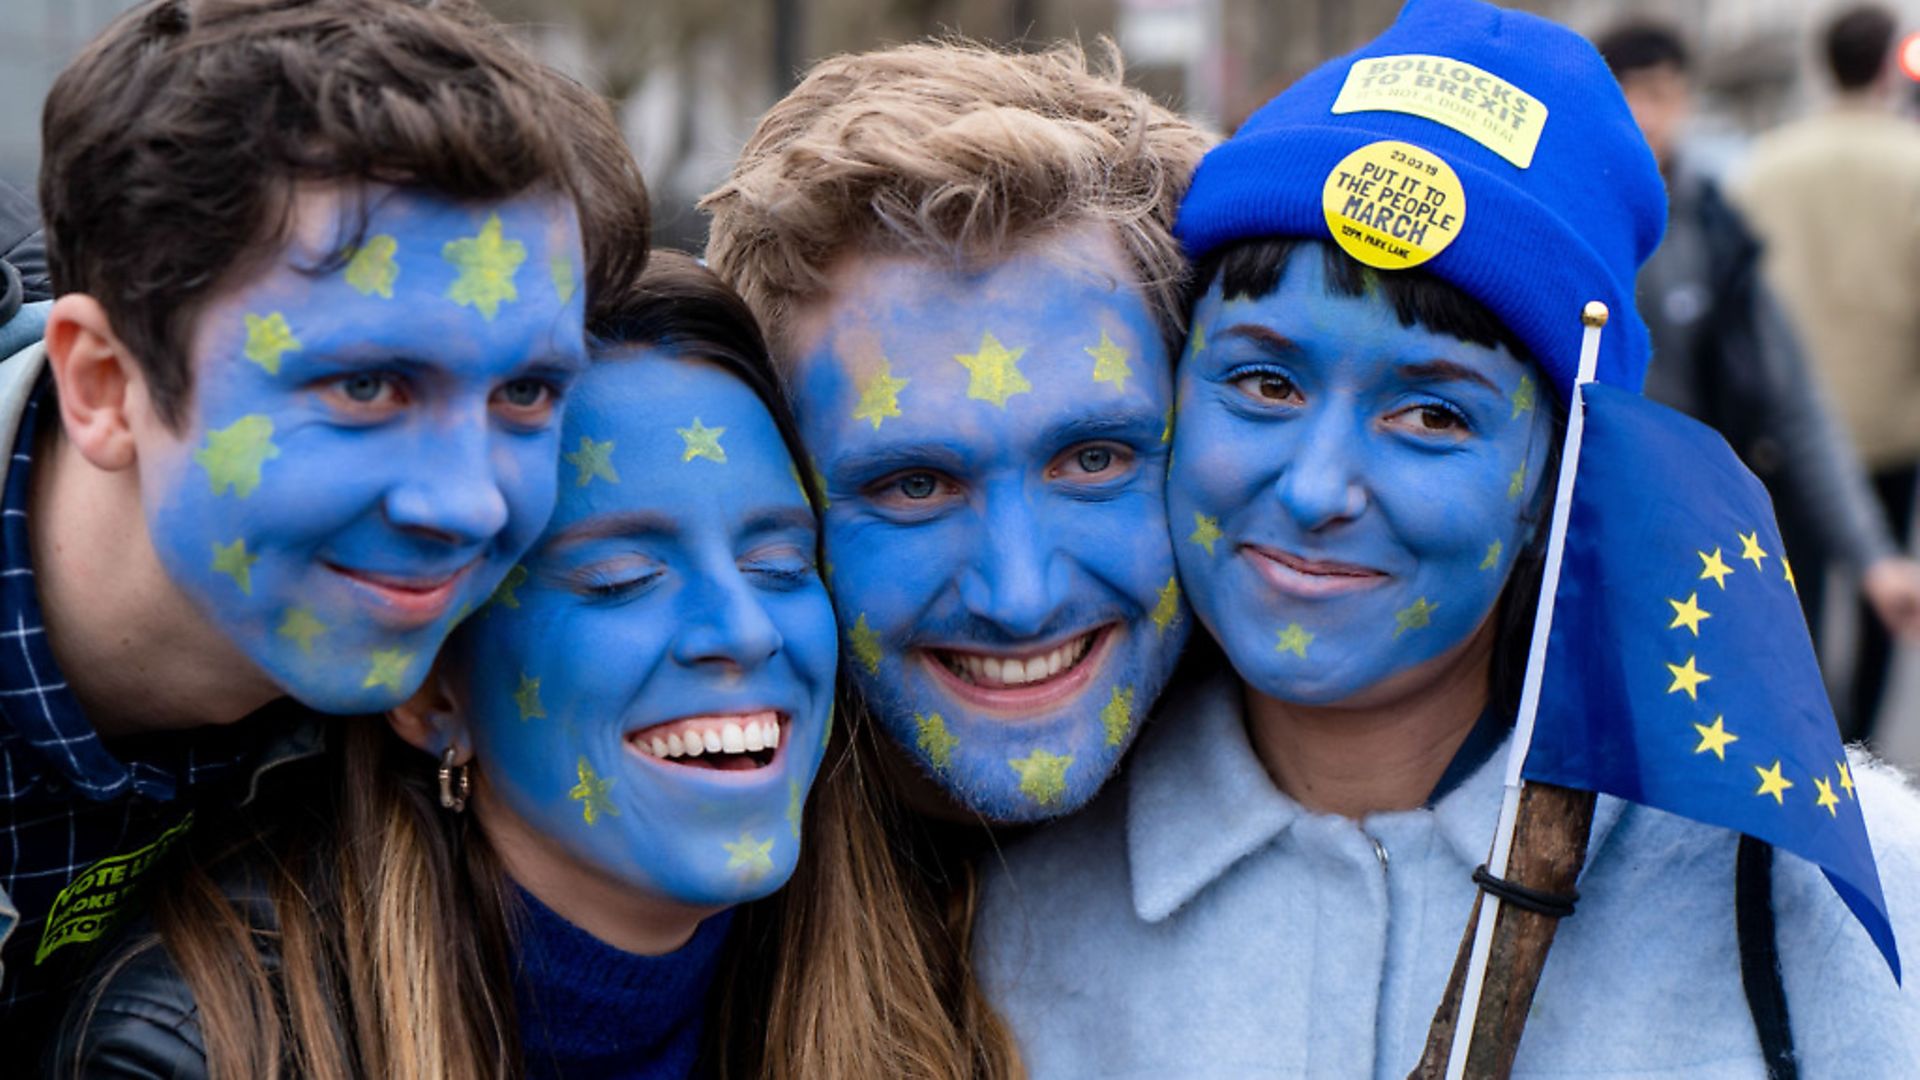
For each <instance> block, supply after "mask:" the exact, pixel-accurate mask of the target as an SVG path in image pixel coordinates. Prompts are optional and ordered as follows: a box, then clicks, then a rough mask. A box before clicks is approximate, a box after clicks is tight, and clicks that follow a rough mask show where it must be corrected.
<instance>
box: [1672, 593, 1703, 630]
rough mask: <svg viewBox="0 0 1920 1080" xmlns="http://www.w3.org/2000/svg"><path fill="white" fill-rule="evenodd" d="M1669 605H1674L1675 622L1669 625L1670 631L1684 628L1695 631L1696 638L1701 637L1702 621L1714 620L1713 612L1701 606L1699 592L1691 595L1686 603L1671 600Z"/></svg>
mask: <svg viewBox="0 0 1920 1080" xmlns="http://www.w3.org/2000/svg"><path fill="white" fill-rule="evenodd" d="M1667 603H1669V604H1672V605H1673V621H1672V622H1671V623H1668V624H1667V629H1669V630H1678V629H1680V628H1681V627H1683V626H1684V627H1686V628H1687V629H1688V630H1691V631H1693V636H1694V637H1699V636H1700V621H1701V620H1702V619H1711V618H1713V612H1711V611H1708V610H1706V609H1705V608H1702V607H1701V606H1700V594H1699V593H1697V592H1696V593H1690V594H1689V595H1688V596H1687V599H1686V602H1685V603H1682V602H1680V601H1678V600H1671V599H1670V600H1668V601H1667Z"/></svg>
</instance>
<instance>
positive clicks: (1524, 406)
mask: <svg viewBox="0 0 1920 1080" xmlns="http://www.w3.org/2000/svg"><path fill="white" fill-rule="evenodd" d="M1511 396H1512V398H1513V416H1511V417H1509V419H1518V418H1519V416H1520V414H1521V413H1523V412H1530V411H1532V409H1533V376H1531V375H1522V376H1520V385H1518V386H1516V387H1514V388H1513V394H1512V395H1511Z"/></svg>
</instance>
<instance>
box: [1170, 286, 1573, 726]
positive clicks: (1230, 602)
mask: <svg viewBox="0 0 1920 1080" xmlns="http://www.w3.org/2000/svg"><path fill="white" fill-rule="evenodd" d="M1318 256H1319V252H1318V250H1317V249H1314V248H1303V249H1302V253H1301V254H1299V255H1297V256H1296V257H1295V258H1294V259H1293V260H1292V262H1290V263H1289V264H1288V266H1287V269H1286V272H1285V274H1284V276H1283V277H1282V278H1281V282H1280V286H1279V288H1278V289H1276V290H1275V291H1274V292H1273V293H1272V294H1270V295H1268V296H1266V297H1263V298H1261V299H1258V300H1252V301H1246V300H1235V301H1233V302H1223V301H1222V297H1221V290H1220V286H1219V285H1218V284H1215V286H1214V287H1213V289H1212V290H1211V291H1210V292H1209V293H1208V294H1207V296H1206V297H1205V298H1204V299H1203V300H1202V301H1201V303H1200V305H1199V308H1198V310H1197V311H1196V312H1195V317H1194V326H1195V337H1196V340H1195V343H1194V345H1195V347H1194V348H1192V349H1190V351H1189V353H1188V355H1187V357H1186V359H1185V360H1184V361H1183V363H1182V365H1181V370H1180V378H1179V385H1180V423H1179V428H1178V432H1177V434H1176V436H1175V440H1174V465H1173V471H1172V476H1171V479H1170V481H1169V497H1168V505H1169V507H1170V509H1171V511H1172V517H1173V521H1174V527H1175V529H1176V533H1177V534H1179V535H1182V536H1184V537H1185V538H1184V539H1182V540H1181V541H1180V542H1179V543H1178V544H1177V545H1176V549H1175V550H1176V553H1177V555H1178V558H1179V561H1180V576H1181V579H1182V580H1183V581H1185V582H1186V584H1187V587H1188V589H1189V591H1190V594H1191V597H1192V600H1193V605H1194V610H1195V612H1196V613H1197V614H1198V615H1199V617H1200V621H1201V622H1202V623H1204V624H1205V625H1206V627H1207V629H1209V630H1211V631H1212V632H1213V635H1214V637H1215V638H1216V639H1218V640H1219V642H1220V643H1221V645H1222V646H1223V647H1224V648H1225V650H1226V652H1227V655H1228V657H1229V658H1230V659H1231V660H1232V661H1233V666H1234V668H1235V669H1236V670H1238V671H1239V673H1240V675H1241V677H1242V678H1244V679H1246V680H1247V682H1248V683H1250V684H1252V686H1253V687H1254V688H1255V689H1257V690H1259V691H1261V692H1262V693H1265V694H1267V695H1269V696H1271V697H1275V698H1278V699H1280V700H1283V701H1291V702H1297V703H1303V704H1315V705H1324V704H1332V703H1336V702H1347V701H1350V700H1353V699H1355V698H1356V697H1358V696H1359V695H1363V694H1365V693H1366V692H1367V691H1368V690H1370V689H1371V688H1374V687H1377V686H1379V685H1380V684H1382V683H1383V682H1384V681H1385V680H1387V679H1390V678H1392V677H1393V676H1395V675H1398V674H1400V673H1402V672H1405V671H1407V670H1408V669H1410V668H1413V667H1415V666H1416V665H1419V664H1421V663H1423V662H1426V661H1428V660H1432V659H1433V658H1434V657H1436V656H1440V655H1441V654H1443V653H1446V652H1447V651H1448V650H1451V649H1454V648H1455V647H1457V646H1460V645H1462V644H1463V643H1464V642H1465V641H1466V640H1468V639H1469V637H1470V636H1471V635H1472V634H1473V633H1474V631H1475V630H1476V629H1477V628H1479V627H1480V626H1481V624H1482V623H1483V622H1484V621H1485V620H1486V618H1487V617H1488V614H1489V613H1490V612H1491V611H1492V609H1493V606H1494V603H1495V601H1496V600H1497V599H1498V597H1499V595H1500V591H1501V589H1502V588H1503V587H1504V586H1505V584H1506V580H1507V574H1508V571H1509V569H1510V568H1511V567H1512V565H1513V561H1514V557H1515V556H1516V554H1517V553H1518V552H1519V551H1520V550H1521V549H1522V548H1523V547H1524V546H1525V544H1526V542H1527V540H1528V538H1529V536H1530V535H1531V530H1532V528H1533V521H1534V518H1535V517H1536V516H1537V515H1536V514H1535V512H1534V511H1535V503H1536V501H1537V497H1538V495H1537V493H1538V491H1539V489H1540V483H1541V476H1540V474H1541V470H1542V467H1543V466H1544V464H1545V461H1546V458H1547V451H1548V446H1549V442H1550V435H1549V433H1550V431H1551V426H1552V421H1551V418H1550V416H1549V410H1550V409H1551V407H1552V406H1551V404H1550V402H1549V401H1548V400H1547V399H1546V397H1545V394H1544V392H1543V391H1542V390H1541V389H1540V386H1541V384H1540V376H1539V374H1538V372H1536V371H1535V370H1534V369H1533V368H1532V367H1531V366H1530V365H1528V364H1526V363H1524V362H1522V361H1519V360H1516V359H1515V358H1514V357H1513V356H1512V355H1511V354H1510V353H1509V352H1508V351H1507V350H1506V349H1505V348H1504V347H1497V348H1486V347H1482V346H1477V345H1472V344H1469V343H1467V342H1463V341H1460V340H1458V339H1456V338H1453V337H1451V336H1448V335H1443V334H1434V333H1431V332H1429V331H1428V330H1426V329H1425V328H1423V327H1420V326H1417V325H1416V326H1402V325H1401V324H1400V321H1399V319H1398V318H1397V317H1396V316H1395V314H1394V310H1393V306H1392V304H1391V303H1390V302H1388V301H1387V300H1386V298H1385V297H1383V296H1381V295H1379V294H1377V293H1374V294H1370V295H1366V296H1361V297H1348V296H1341V295H1337V294H1334V293H1331V292H1329V291H1328V290H1327V288H1326V284H1325V279H1324V272H1323V270H1322V266H1321V260H1320V258H1319V257H1318Z"/></svg>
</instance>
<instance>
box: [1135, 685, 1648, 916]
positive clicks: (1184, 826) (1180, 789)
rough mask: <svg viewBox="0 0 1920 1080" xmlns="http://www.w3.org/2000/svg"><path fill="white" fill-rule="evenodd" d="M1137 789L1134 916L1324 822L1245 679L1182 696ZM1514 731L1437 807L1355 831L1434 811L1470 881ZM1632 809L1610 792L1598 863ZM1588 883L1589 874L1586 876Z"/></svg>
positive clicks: (1174, 902)
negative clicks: (1272, 752)
mask: <svg viewBox="0 0 1920 1080" xmlns="http://www.w3.org/2000/svg"><path fill="white" fill-rule="evenodd" d="M1156 713H1157V715H1156V717H1155V719H1154V722H1153V724H1152V725H1151V726H1150V727H1149V728H1148V729H1147V731H1146V732H1145V733H1143V734H1142V736H1141V746H1140V749H1139V752H1138V753H1137V754H1136V755H1135V757H1134V761H1133V765H1132V768H1131V770H1130V771H1129V773H1128V774H1127V778H1126V780H1125V783H1126V784H1127V790H1126V837H1127V870H1128V874H1129V876H1130V880H1131V885H1132V889H1133V909H1134V913H1135V914H1136V915H1138V916H1139V917H1140V918H1141V919H1142V920H1144V921H1146V922H1150V923H1157V922H1161V921H1163V920H1165V919H1166V918H1167V917H1169V916H1171V915H1172V914H1173V913H1174V912H1176V911H1178V910H1180V908H1182V907H1183V906H1185V905H1186V904H1187V902H1188V901H1190V900H1192V899H1193V898H1194V897H1195V896H1197V895H1199V893H1200V892H1201V891H1202V890H1203V889H1205V888H1206V887H1207V886H1209V885H1211V884H1212V883H1213V882H1214V881H1216V880H1218V879H1220V878H1222V877H1224V876H1226V874H1227V872H1228V871H1229V870H1231V869H1233V867H1234V865H1235V864H1237V863H1238V862H1239V861H1240V860H1242V859H1244V858H1246V857H1247V856H1248V855H1251V854H1253V853H1254V852H1255V851H1258V850H1260V849H1261V848H1264V847H1266V846H1267V845H1268V844H1271V843H1272V842H1273V841H1274V840H1276V839H1277V838H1279V837H1280V836H1281V835H1282V834H1283V833H1285V832H1286V831H1287V830H1288V829H1289V828H1291V827H1292V826H1293V825H1294V823H1295V822H1297V821H1299V820H1300V819H1302V818H1303V817H1309V816H1312V817H1321V816H1323V815H1313V814H1312V813H1311V811H1308V810H1306V809H1305V808H1304V807H1302V806H1301V805H1300V804H1299V803H1297V802H1295V801H1294V800H1293V799H1292V798H1291V797H1289V796H1288V795H1286V794H1285V793H1284V792H1282V791H1281V790H1280V789H1279V788H1277V787H1275V786H1274V783H1273V780H1272V778H1271V777H1269V776H1268V775H1267V770H1266V767H1265V766H1263V765H1262V764H1261V763H1260V759H1259V758H1258V757H1257V756H1255V754H1254V752H1253V745H1252V743H1251V742H1250V741H1249V739H1248V738H1247V729H1246V722H1245V711H1244V707H1243V704H1242V698H1241V686H1240V682H1239V680H1238V679H1236V678H1234V677H1232V676H1231V675H1225V676H1220V677H1215V678H1211V679H1207V680H1203V681H1199V682H1196V683H1193V684H1189V685H1187V686H1183V687H1176V688H1175V689H1174V690H1172V691H1170V692H1169V693H1168V694H1167V696H1166V698H1165V699H1164V700H1163V701H1162V702H1161V705H1160V707H1159V708H1158V709H1157V710H1156ZM1511 741H1512V738H1511V736H1509V737H1508V738H1507V739H1506V740H1503V741H1502V743H1501V746H1500V749H1499V750H1496V751H1495V752H1494V753H1493V755H1492V756H1491V757H1490V758H1488V759H1487V761H1486V762H1485V763H1484V764H1482V765H1481V766H1480V768H1478V769H1477V770H1475V771H1474V773H1473V774H1472V775H1471V776H1469V777H1468V778H1467V779H1466V780H1465V781H1464V782H1463V783H1461V785H1460V786H1459V787H1457V788H1455V789H1454V790H1453V791H1452V792H1450V793H1449V794H1448V795H1446V796H1445V797H1444V798H1442V799H1441V800H1440V802H1439V803H1438V804H1437V805H1436V806H1434V807H1432V808H1431V809H1421V810H1405V811H1396V812H1393V813H1386V814H1376V815H1372V816H1369V817H1367V818H1366V819H1364V820H1362V821H1361V822H1358V823H1355V824H1352V825H1351V827H1352V828H1355V829H1358V830H1364V831H1365V832H1367V833H1369V834H1371V835H1391V834H1393V833H1394V832H1396V831H1398V830H1397V829H1396V828H1395V826H1396V825H1398V824H1401V823H1411V821H1412V819H1415V818H1418V817H1420V816H1423V815H1424V816H1429V817H1430V818H1431V819H1432V826H1433V828H1434V831H1435V833H1436V834H1437V835H1438V837H1439V838H1440V839H1441V840H1442V841H1443V842H1444V844H1445V847H1446V850H1447V852H1448V853H1449V854H1451V855H1452V857H1453V861H1454V862H1455V863H1456V864H1457V865H1458V868H1459V872H1460V874H1461V876H1462V877H1463V878H1464V877H1467V876H1469V875H1471V874H1472V873H1473V869H1474V867H1476V866H1479V865H1480V864H1481V863H1483V862H1485V861H1486V858H1487V852H1488V850H1489V848H1490V847H1491V846H1492V843H1493V831H1494V826H1495V823H1496V822H1497V820H1498V818H1499V814H1500V798H1501V793H1502V786H1503V781H1504V777H1505V772H1506V764H1507V750H1508V747H1509V745H1510V743H1511ZM1623 807H1624V804H1623V803H1621V802H1620V800H1618V799H1614V798H1611V797H1609V796H1604V795H1603V796H1601V797H1600V800H1599V804H1598V805H1597V806H1596V807H1595V809H1594V820H1593V832H1592V838H1591V841H1590V843H1589V845H1588V849H1587V859H1588V864H1589V865H1591V864H1592V860H1593V856H1594V854H1595V853H1596V852H1598V851H1599V850H1600V848H1601V846H1602V844H1603V843H1604V842H1605V840H1606V837H1607V836H1608V834H1609V833H1611V831H1612V830H1613V826H1614V825H1615V824H1616V823H1617V822H1618V821H1619V819H1620V814H1621V811H1622V809H1623ZM1583 876H1584V871H1583Z"/></svg>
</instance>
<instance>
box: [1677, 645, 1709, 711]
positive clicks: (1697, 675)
mask: <svg viewBox="0 0 1920 1080" xmlns="http://www.w3.org/2000/svg"><path fill="white" fill-rule="evenodd" d="M1693 660H1694V658H1693V657H1691V656H1689V657H1687V662H1686V663H1685V664H1668V665H1667V670H1668V671H1671V672H1673V685H1672V686H1669V687H1667V693H1669V694H1673V693H1678V692H1679V691H1681V690H1685V691H1686V692H1687V696H1688V697H1690V698H1692V699H1693V700H1695V701H1699V700H1700V693H1699V691H1698V690H1697V689H1696V687H1698V686H1699V685H1700V684H1701V683H1703V682H1707V681H1709V680H1711V679H1712V678H1713V676H1711V675H1708V674H1707V673H1705V672H1703V671H1700V670H1698V669H1696V668H1695V667H1694V666H1693Z"/></svg>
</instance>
